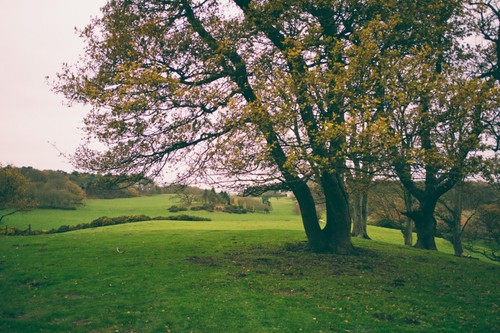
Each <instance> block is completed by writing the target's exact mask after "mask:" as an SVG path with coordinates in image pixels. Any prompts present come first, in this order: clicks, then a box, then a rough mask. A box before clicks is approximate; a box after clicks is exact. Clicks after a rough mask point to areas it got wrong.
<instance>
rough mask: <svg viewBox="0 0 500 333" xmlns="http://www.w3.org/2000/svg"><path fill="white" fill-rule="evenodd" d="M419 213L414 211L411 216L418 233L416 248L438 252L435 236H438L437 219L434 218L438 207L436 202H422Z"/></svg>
mask: <svg viewBox="0 0 500 333" xmlns="http://www.w3.org/2000/svg"><path fill="white" fill-rule="evenodd" d="M420 205H421V206H420V207H419V209H418V210H417V211H413V212H411V213H410V214H409V216H410V217H411V218H412V219H413V221H415V229H416V231H417V243H416V244H415V247H416V248H419V249H425V250H437V247H436V241H435V234H436V219H435V218H434V208H435V207H436V201H435V200H428V202H423V203H422V202H421V203H420Z"/></svg>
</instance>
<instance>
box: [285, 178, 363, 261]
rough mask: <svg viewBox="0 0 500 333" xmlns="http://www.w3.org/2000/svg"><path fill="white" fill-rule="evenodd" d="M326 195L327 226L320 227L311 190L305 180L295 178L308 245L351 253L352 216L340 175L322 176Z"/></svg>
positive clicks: (325, 249) (320, 249)
mask: <svg viewBox="0 0 500 333" xmlns="http://www.w3.org/2000/svg"><path fill="white" fill-rule="evenodd" d="M322 182H323V183H322V186H323V187H324V192H325V199H326V219H327V223H326V226H325V228H323V229H321V226H320V224H319V218H318V214H317V212H316V204H315V202H314V198H313V196H312V193H311V190H310V189H309V187H308V186H307V184H306V183H305V182H296V183H295V184H294V185H293V186H292V191H293V193H294V195H295V198H296V199H297V203H298V204H299V208H300V214H301V217H302V223H303V225H304V230H305V232H306V236H307V241H308V245H309V248H310V249H311V251H314V252H335V253H340V254H350V253H352V252H353V251H354V247H353V245H352V243H351V233H350V232H351V216H350V213H349V204H348V199H347V193H346V191H345V188H344V187H343V183H341V182H340V181H339V178H338V176H337V177H336V176H332V175H327V177H323V178H322Z"/></svg>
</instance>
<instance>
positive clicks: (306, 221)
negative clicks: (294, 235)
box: [292, 182, 328, 252]
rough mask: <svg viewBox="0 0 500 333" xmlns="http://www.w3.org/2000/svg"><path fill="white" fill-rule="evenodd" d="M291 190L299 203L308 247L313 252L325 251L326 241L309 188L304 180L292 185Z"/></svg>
mask: <svg viewBox="0 0 500 333" xmlns="http://www.w3.org/2000/svg"><path fill="white" fill-rule="evenodd" d="M292 192H293V194H294V195H295V198H296V199H297V203H298V204H299V208H300V215H301V217H302V224H303V225H304V230H305V233H306V236H307V242H308V246H309V248H310V249H311V250H312V251H314V252H325V251H326V250H327V248H328V242H327V239H326V237H325V235H324V232H323V230H321V226H320V224H319V219H318V214H317V212H316V204H315V202H314V198H313V196H312V193H311V190H310V189H309V187H308V186H307V184H306V183H305V182H298V183H295V184H294V185H293V187H292Z"/></svg>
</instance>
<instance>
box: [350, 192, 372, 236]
mask: <svg viewBox="0 0 500 333" xmlns="http://www.w3.org/2000/svg"><path fill="white" fill-rule="evenodd" d="M351 204H352V222H353V228H352V233H351V235H352V236H353V237H358V238H364V239H370V237H369V236H368V232H367V228H366V224H367V223H366V222H367V219H368V216H367V211H368V208H367V207H368V192H367V191H355V192H354V193H352V196H351Z"/></svg>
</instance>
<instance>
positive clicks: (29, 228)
mask: <svg viewBox="0 0 500 333" xmlns="http://www.w3.org/2000/svg"><path fill="white" fill-rule="evenodd" d="M28 235H31V223H30V224H28Z"/></svg>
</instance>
